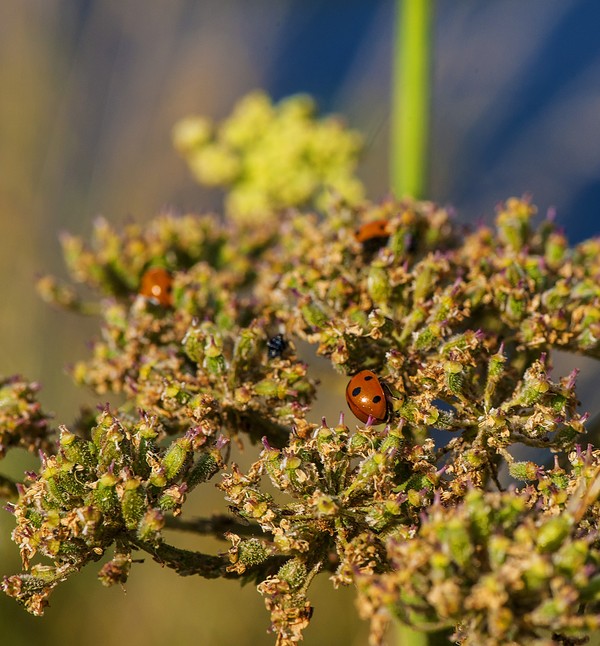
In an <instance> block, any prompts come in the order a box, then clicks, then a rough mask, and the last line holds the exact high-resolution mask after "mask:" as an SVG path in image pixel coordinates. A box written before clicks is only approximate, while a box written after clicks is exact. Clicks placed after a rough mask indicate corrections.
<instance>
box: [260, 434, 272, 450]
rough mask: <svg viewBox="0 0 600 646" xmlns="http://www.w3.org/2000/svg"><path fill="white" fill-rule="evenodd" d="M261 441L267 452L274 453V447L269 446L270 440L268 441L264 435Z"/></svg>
mask: <svg viewBox="0 0 600 646" xmlns="http://www.w3.org/2000/svg"><path fill="white" fill-rule="evenodd" d="M260 441H261V442H262V445H263V446H264V447H265V451H272V450H273V447H272V446H271V445H270V444H269V440H268V439H267V436H266V435H263V436H262V437H261V438H260Z"/></svg>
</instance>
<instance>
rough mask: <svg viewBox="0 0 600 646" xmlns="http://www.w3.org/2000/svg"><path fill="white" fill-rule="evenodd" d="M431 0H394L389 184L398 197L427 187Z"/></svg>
mask: <svg viewBox="0 0 600 646" xmlns="http://www.w3.org/2000/svg"><path fill="white" fill-rule="evenodd" d="M432 14H433V0H396V25H395V32H396V33H395V40H396V43H395V48H394V50H395V54H394V61H393V79H392V150H391V174H392V177H391V184H392V189H393V190H394V192H395V193H396V195H397V196H398V197H402V196H403V195H410V196H412V197H415V198H422V197H423V195H424V193H425V191H426V188H427V180H428V177H427V148H428V133H429V102H430V84H431V74H430V67H431V49H432V37H431V18H432Z"/></svg>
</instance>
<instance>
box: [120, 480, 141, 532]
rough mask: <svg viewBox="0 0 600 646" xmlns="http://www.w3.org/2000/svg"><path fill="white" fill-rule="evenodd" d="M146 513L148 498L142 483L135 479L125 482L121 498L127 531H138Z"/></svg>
mask: <svg viewBox="0 0 600 646" xmlns="http://www.w3.org/2000/svg"><path fill="white" fill-rule="evenodd" d="M145 511H146V496H145V495H144V489H143V487H142V486H141V482H140V481H139V480H137V479H135V478H132V479H130V480H127V481H126V482H125V490H124V491H123V497H122V498H121V512H122V513H123V520H124V521H125V527H127V529H136V527H137V526H138V523H139V522H140V520H141V518H142V516H143V515H144V513H145Z"/></svg>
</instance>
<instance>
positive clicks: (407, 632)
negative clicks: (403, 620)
mask: <svg viewBox="0 0 600 646" xmlns="http://www.w3.org/2000/svg"><path fill="white" fill-rule="evenodd" d="M395 628H396V643H397V645H398V646H428V645H429V640H428V638H427V633H419V632H417V631H416V630H412V629H411V628H409V627H408V626H403V625H400V624H397V625H396V627H395Z"/></svg>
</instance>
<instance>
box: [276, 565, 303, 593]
mask: <svg viewBox="0 0 600 646" xmlns="http://www.w3.org/2000/svg"><path fill="white" fill-rule="evenodd" d="M307 576H308V571H307V569H306V565H305V564H304V563H303V562H302V561H301V560H300V559H298V558H293V559H290V560H289V561H286V562H285V563H284V564H283V565H282V566H281V567H280V568H279V572H277V577H278V578H279V579H281V580H282V581H285V582H286V583H287V584H288V585H289V586H290V590H291V591H294V590H298V589H299V588H301V587H302V586H303V585H304V583H305V582H306V577H307Z"/></svg>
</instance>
